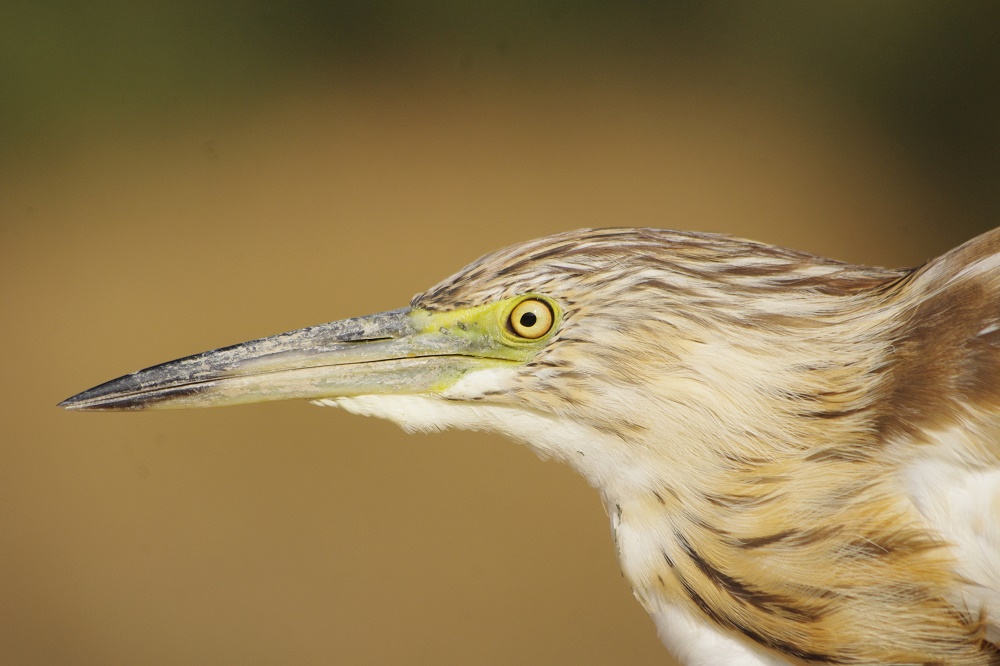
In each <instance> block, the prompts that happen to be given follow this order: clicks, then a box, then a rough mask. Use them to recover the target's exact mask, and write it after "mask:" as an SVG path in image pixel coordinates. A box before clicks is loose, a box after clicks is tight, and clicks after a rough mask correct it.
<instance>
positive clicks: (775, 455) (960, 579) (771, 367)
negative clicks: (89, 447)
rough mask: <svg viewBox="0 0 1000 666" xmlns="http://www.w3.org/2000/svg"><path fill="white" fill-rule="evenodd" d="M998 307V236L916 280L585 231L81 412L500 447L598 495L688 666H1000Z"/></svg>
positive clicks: (717, 240)
mask: <svg viewBox="0 0 1000 666" xmlns="http://www.w3.org/2000/svg"><path fill="white" fill-rule="evenodd" d="M998 297H1000V229H996V230H993V231H989V232H986V233H985V234H983V235H981V236H979V237H977V238H975V239H973V240H971V241H968V242H967V243H965V244H963V245H961V246H959V247H958V248H956V249H953V250H951V251H949V252H947V253H946V254H944V255H943V256H940V257H938V258H936V259H933V260H930V261H928V262H926V263H924V264H923V265H921V266H919V267H916V268H911V269H885V268H876V267H867V266H859V265H852V264H849V263H843V262H839V261H835V260H832V259H827V258H823V257H819V256H815V255H812V254H808V253H804V252H798V251H793V250H789V249H783V248H780V247H776V246H772V245H768V244H764V243H758V242H753V241H748V240H742V239H738V238H734V237H730V236H726V235H718V234H709V233H701V232H682V231H668V230H663V229H653V228H606V229H582V230H577V231H570V232H563V233H558V234H555V235H551V236H547V237H544V238H540V239H537V240H532V241H528V242H523V243H520V244H517V245H514V246H512V247H509V248H506V249H502V250H499V251H496V252H493V253H492V254H488V255H486V256H484V257H482V258H480V259H478V260H477V261H475V262H473V263H472V264H470V265H469V266H467V267H466V268H464V269H462V270H460V271H459V272H458V273H457V274H455V275H453V276H452V277H450V278H448V279H446V280H444V281H442V282H441V283H439V284H437V285H436V286H434V287H432V288H430V289H429V290H427V291H425V292H423V293H420V294H418V295H416V296H414V297H413V299H412V300H411V302H410V304H409V305H408V306H407V307H404V308H401V309H397V310H393V311H389V312H384V313H380V314H374V315H369V316H363V317H356V318H351V319H345V320H342V321H337V322H332V323H328V324H322V325H319V326H313V327H309V328H304V329H300V330H296V331H292V332H288V333H283V334H280V335H275V336H271V337H265V338H260V339H257V340H253V341H250V342H245V343H243V344H238V345H234V346H230V347H225V348H221V349H217V350H214V351H208V352H205V353H201V354H197V355H194V356H190V357H186V358H182V359H179V360H175V361H171V362H168V363H163V364H160V365H156V366H152V367H150V368H147V369H145V370H140V371H138V372H135V373H132V374H129V375H125V376H123V377H120V378H118V379H115V380H112V381H110V382H107V383H104V384H101V385H99V386H96V387H95V388H92V389H90V390H87V391H84V392H82V393H79V394H77V395H75V396H73V397H71V398H69V399H67V400H65V401H64V402H62V403H60V406H62V407H65V408H68V409H71V410H83V411H89V410H144V409H171V408H187V407H207V406H220V405H230V404H240V403H251V402H260V401H266V400H280V399H291V398H298V399H305V400H309V401H312V402H314V403H316V404H319V405H327V406H335V407H339V408H342V409H344V410H347V411H348V412H352V413H355V414H361V415H367V416H375V417H381V418H385V419H388V420H390V421H393V422H395V423H397V424H399V425H400V426H402V428H403V429H404V430H406V431H437V430H441V429H445V428H462V429H467V430H479V431H491V432H496V433H501V434H503V435H506V436H508V437H510V438H512V439H514V440H517V441H520V442H522V443H524V444H526V445H527V446H529V447H530V448H531V449H533V450H534V451H536V452H537V453H538V454H540V455H541V456H542V457H545V458H553V459H556V460H559V461H562V462H564V463H566V464H568V465H570V466H571V467H572V468H574V469H575V470H576V471H577V472H579V473H580V474H582V475H583V477H584V478H585V479H586V480H587V481H588V482H589V483H590V484H591V485H592V486H593V487H595V488H596V489H597V490H598V492H599V493H600V495H601V498H602V501H603V503H604V506H605V508H606V509H607V512H608V514H609V517H610V522H611V527H612V535H613V541H614V547H615V549H616V552H617V556H618V560H619V564H620V567H621V571H622V574H623V576H624V577H625V579H626V580H627V582H628V583H629V585H630V586H631V588H632V591H633V592H634V595H635V597H636V598H637V600H638V601H639V603H641V604H642V606H643V607H644V608H645V610H646V611H648V613H649V614H650V615H651V617H652V619H653V621H654V624H655V625H656V630H657V633H658V635H659V637H660V639H661V640H662V642H663V643H664V645H665V646H666V648H667V650H668V651H669V652H670V653H671V654H672V655H673V656H674V658H676V659H677V660H678V661H680V662H681V663H683V664H687V665H688V666H708V665H712V666H715V665H719V664H732V665H735V666H763V665H768V666H774V665H778V664H959V665H981V664H1000V526H998V519H1000V298H998Z"/></svg>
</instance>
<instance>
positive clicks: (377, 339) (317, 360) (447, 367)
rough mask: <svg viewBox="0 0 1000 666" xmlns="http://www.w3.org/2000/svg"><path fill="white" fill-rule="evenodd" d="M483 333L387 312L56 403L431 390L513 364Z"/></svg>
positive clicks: (228, 400)
mask: <svg viewBox="0 0 1000 666" xmlns="http://www.w3.org/2000/svg"><path fill="white" fill-rule="evenodd" d="M467 314H473V313H467ZM486 328H489V327H488V326H487V327H486ZM490 333H491V332H490V331H487V330H484V327H483V326H481V325H480V324H479V322H478V321H477V318H476V317H475V316H472V317H468V316H466V317H462V316H456V315H455V314H454V313H430V312H427V311H424V310H417V309H408V308H407V309H402V310H394V311H392V312H384V313H382V314H375V315H370V316H367V317H358V318H355V319H345V320H343V321H338V322H333V323H330V324H323V325H320V326H312V327H310V328H303V329H300V330H298V331H292V332H290V333H282V334H281V335H275V336H273V337H269V338H261V339H259V340H253V341H251V342H245V343H243V344H240V345H234V346H232V347H225V348H222V349H216V350H214V351H209V352H205V353H203V354H197V355H195V356H189V357H187V358H182V359H178V360H176V361H170V362H169V363H163V364H161V365H156V366H153V367H151V368H146V369H145V370H140V371H139V372H135V373H133V374H131V375H125V376H124V377H119V378H118V379H114V380H112V381H110V382H107V383H105V384H101V385H100V386H96V387H94V388H92V389H90V390H88V391H84V392H83V393H80V394H78V395H75V396H73V397H72V398H69V399H68V400H65V401H64V402H62V403H60V406H61V407H66V408H68V409H79V410H137V409H173V408H183V407H216V406H220V405H235V404H241V403H248V402H261V401H265V400H284V399H288V398H307V399H314V400H317V399H322V398H331V397H343V396H356V395H373V394H386V393H397V394H399V393H411V394H412V393H433V392H437V391H441V390H444V389H445V388H447V387H449V386H451V385H452V384H454V383H455V382H456V381H458V380H459V379H460V378H461V377H463V376H464V375H466V374H467V373H469V372H471V371H474V370H479V369H483V368H490V367H497V366H501V365H511V364H516V363H518V362H519V361H521V360H522V359H521V358H519V357H520V354H519V353H518V352H517V350H516V349H511V348H510V347H508V346H506V345H503V344H500V343H498V342H497V338H496V337H495V336H494V335H491V334H490Z"/></svg>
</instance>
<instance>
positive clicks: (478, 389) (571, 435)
mask: <svg viewBox="0 0 1000 666" xmlns="http://www.w3.org/2000/svg"><path fill="white" fill-rule="evenodd" d="M850 270H852V271H854V272H853V273H850V272H848V268H847V267H845V266H844V265H843V264H840V263H837V262H832V261H828V260H823V259H819V258H816V257H812V256H810V255H805V254H801V253H796V252H791V251H787V250H781V249H778V248H773V247H771V246H766V245H761V244H757V243H751V242H748V241H743V240H736V239H731V238H728V237H724V236H717V235H710V234H694V233H680V232H668V231H663V230H655V229H604V230H582V231H575V232H568V233H563V234H558V235H555V236H550V237H547V238H542V239H539V240H535V241H530V242H527V243H522V244H520V245H517V246H513V247H510V248H507V249H505V250H500V251H498V252H495V253H493V254H490V255H487V256H485V257H483V258H481V259H479V260H478V261H476V262H474V263H472V264H471V265H469V266H468V267H466V268H465V269H463V270H461V271H460V272H459V273H457V274H456V275H454V276H452V277H451V278H448V279H447V280H445V281H443V282H441V283H440V284H438V285H437V286H435V287H433V288H431V289H430V290H428V291H426V292H424V293H422V294H419V295H417V296H415V297H414V298H413V300H412V301H411V303H410V305H409V307H407V308H403V309H399V310H394V311H391V312H384V313H380V314H375V315H369V316H365V317H358V318H353V319H346V320H342V321H337V322H332V323H328V324H323V325H319V326H313V327H309V328H305V329H300V330H297V331H292V332H289V333H283V334H280V335H276V336H272V337H267V338H262V339H258V340H253V341H250V342H246V343H243V344H238V345H234V346H231V347H225V348H221V349H216V350H213V351H209V352H205V353H201V354H197V355H194V356H189V357H187V358H182V359H178V360H175V361H170V362H168V363H163V364H161V365H156V366H153V367H150V368H147V369H145V370H140V371H138V372H135V373H132V374H129V375H125V376H123V377H120V378H118V379H115V380H112V381H110V382H107V383H105V384H101V385H100V386H97V387H95V388H92V389H90V390H88V391H84V392H82V393H80V394H78V395H76V396H74V397H72V398H69V399H68V400H66V401H64V402H63V403H62V406H63V407H66V408H69V409H76V410H142V409H171V408H186V407H210V406H221V405H231V404H240V403H251V402H260V401H266V400H281V399H291V398H300V399H308V400H311V401H314V402H317V403H320V404H327V405H336V406H339V407H342V408H345V409H348V410H349V411H352V412H356V413H362V414H367V415H374V416H380V417H384V418H389V419H391V420H393V421H395V422H397V423H399V424H400V425H402V426H403V427H404V428H405V429H407V430H433V429H441V428H446V427H460V428H466V429H481V430H492V431H497V432H501V433H503V434H506V435H509V436H513V437H514V438H516V439H520V440H523V441H525V442H527V443H528V444H530V445H532V446H533V447H534V448H535V449H536V450H537V451H539V452H540V453H542V454H543V455H551V456H555V457H557V458H560V459H563V460H566V461H568V462H570V463H572V464H574V466H576V467H577V468H578V469H580V470H581V471H583V472H584V473H585V475H586V476H588V478H590V480H591V481H592V482H593V483H594V484H595V485H598V486H606V485H607V484H608V483H609V482H610V479H609V477H610V476H613V475H621V474H622V470H628V469H642V470H644V473H647V474H648V473H655V472H656V467H657V465H660V466H664V465H667V466H669V465H671V464H672V463H673V462H676V461H672V460H671V454H670V451H669V448H668V449H667V450H657V451H656V452H655V456H654V459H653V460H652V464H651V460H650V459H649V456H648V454H649V449H650V442H653V441H655V442H658V443H660V442H667V443H670V442H676V443H677V448H678V451H679V455H682V454H684V448H685V447H688V448H690V447H698V446H700V445H701V444H699V442H701V441H703V442H704V445H705V446H709V445H711V446H713V447H716V448H718V447H719V441H720V440H723V441H724V440H726V439H727V436H726V435H725V434H722V433H720V430H724V429H725V428H726V427H729V426H730V425H731V426H732V427H733V428H738V429H739V430H740V431H741V432H746V431H747V430H748V429H754V428H757V429H759V430H762V431H766V430H767V429H768V428H772V429H773V428H774V427H775V426H773V424H772V423H771V421H773V420H774V418H773V415H774V414H775V413H776V412H775V405H774V404H772V403H774V402H775V401H776V400H778V401H779V402H780V396H781V394H782V393H783V392H784V393H788V392H794V391H795V387H794V381H793V377H792V375H791V374H790V372H789V371H787V369H788V367H789V364H790V363H791V361H787V359H789V358H790V359H795V360H796V361H798V362H800V361H802V359H800V358H798V357H796V355H795V350H796V344H797V343H796V340H800V339H801V338H802V334H801V333H802V331H801V328H802V326H803V325H804V324H803V321H804V320H805V319H806V318H808V317H812V318H813V319H814V320H815V321H816V322H823V323H824V324H825V325H824V326H823V327H822V331H823V333H822V334H823V335H827V336H830V337H831V339H833V338H835V337H836V336H837V335H838V333H837V331H836V330H833V329H834V328H835V327H833V328H831V327H830V326H829V324H830V321H831V319H832V318H833V315H832V314H831V313H835V312H836V313H839V312H840V310H839V309H836V308H832V307H829V306H828V305H827V306H825V305H824V303H826V301H827V300H831V299H830V298H828V299H826V300H824V299H823V294H822V293H819V292H817V291H816V290H815V289H812V290H810V289H809V288H808V281H809V280H810V279H811V280H813V284H815V285H822V287H823V289H827V290H831V289H834V290H835V289H836V285H837V281H838V280H841V281H843V282H844V285H843V290H845V291H848V292H849V291H850V289H849V287H850V288H855V287H857V285H862V284H864V285H869V284H870V283H871V282H872V281H873V280H876V279H879V280H883V281H884V280H885V273H884V272H879V273H877V275H876V274H873V275H870V276H866V275H864V274H859V273H857V270H858V269H850ZM866 280H867V282H866ZM792 282H797V283H799V285H800V288H799V289H798V290H794V289H788V288H787V285H789V284H791V283H792ZM802 285H805V286H804V287H802ZM775 288H777V289H775ZM767 289H771V290H772V291H779V292H782V295H783V298H782V299H777V300H775V299H773V298H772V299H768V298H761V292H762V291H766V290H767ZM837 295H838V296H839V295H840V294H839V293H838V294H837ZM789 327H793V328H796V329H798V330H797V333H796V336H795V337H794V339H793V338H789V339H787V340H785V342H784V343H783V344H778V345H777V347H778V348H779V349H780V350H781V352H782V354H781V356H782V358H784V359H786V361H784V362H782V363H781V364H777V365H776V364H774V362H773V359H772V358H770V357H769V356H768V355H767V354H761V353H759V352H760V349H758V347H759V346H760V345H761V344H763V343H762V338H761V336H762V335H771V336H772V337H773V336H780V335H781V334H782V332H783V331H786V329H788V328H789ZM814 330H815V331H817V333H816V334H819V333H818V331H820V330H821V328H820V327H819V326H815V325H814ZM831 331H832V332H831ZM845 343H846V342H845ZM767 344H768V345H770V346H772V347H773V346H775V344H774V341H773V340H769V341H768V343H767ZM814 347H815V345H804V346H803V348H804V349H805V348H809V349H812V348H814ZM755 352H756V353H755ZM811 361H813V362H814V365H815V366H816V367H819V366H821V365H822V362H821V360H820V359H811ZM786 375H787V376H786ZM778 411H780V410H778ZM762 419H763V420H762ZM661 448H662V447H661ZM723 448H724V447H723ZM644 455H645V456H646V457H645V458H644V459H642V460H639V458H641V457H642V456H644Z"/></svg>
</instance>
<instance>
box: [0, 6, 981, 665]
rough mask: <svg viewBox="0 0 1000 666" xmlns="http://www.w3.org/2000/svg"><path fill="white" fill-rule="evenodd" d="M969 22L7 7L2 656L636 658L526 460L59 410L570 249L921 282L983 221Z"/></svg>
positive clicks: (832, 9) (647, 652)
mask: <svg viewBox="0 0 1000 666" xmlns="http://www.w3.org/2000/svg"><path fill="white" fill-rule="evenodd" d="M997 7H998V5H997V4H996V3H974V2H955V3H937V4H933V3H927V2H875V3H797V2H769V3H725V2H700V3H672V4H664V5H659V6H658V5H654V4H651V3H639V2H624V3H606V4H605V3H597V2H578V3H573V2H562V1H558V2H557V1H543V2H521V1H511V2H496V3H489V2H487V3H456V2H444V1H441V0H439V1H435V2H425V3H406V2H388V1H383V2H370V3H362V2H329V3H319V2H308V1H305V0H299V1H297V2H288V3H274V4H268V3H263V2H242V3H237V2H226V1H209V2H198V3H195V2H188V1H174V2H153V3H144V4H143V3H125V2H112V1H109V0H103V1H99V2H97V3H95V4H92V5H91V6H88V8H87V9H86V10H84V9H81V8H79V7H77V6H76V5H70V4H69V3H65V4H60V3H58V2H55V3H21V6H20V7H19V8H14V7H8V8H7V9H5V12H4V14H5V16H4V19H3V21H2V22H0V298H2V304H3V305H2V307H3V310H2V312H3V319H2V324H3V325H2V327H0V343H2V353H3V366H4V368H3V373H2V380H0V410H2V430H0V432H2V442H0V663H3V664H135V663H143V664H181V663H185V664H278V663H281V664H320V663H323V664H329V663H406V664H442V663H443V664H463V663H482V664H508V663H521V664H553V663H563V664H607V663H634V664H654V663H670V662H669V659H668V658H667V656H666V653H665V651H664V650H663V648H662V647H661V646H660V644H659V643H658V641H657V638H656V635H655V630H654V627H653V625H652V622H651V621H650V620H649V619H648V618H647V617H646V615H645V613H644V612H643V611H642V609H641V608H640V606H639V604H638V603H636V602H635V600H634V599H633V598H632V595H631V592H630V591H629V589H628V586H627V584H626V583H625V582H624V580H623V579H622V578H621V576H620V574H619V572H618V567H617V563H616V561H615V557H614V551H613V547H612V544H611V540H610V537H609V530H608V527H607V518H606V516H605V515H604V511H603V509H602V507H601V504H600V501H599V498H598V494H597V493H596V492H595V491H594V490H593V489H591V488H589V487H587V485H586V484H585V483H584V481H583V480H581V479H580V478H577V477H576V476H575V475H574V474H573V473H572V472H571V471H570V470H569V469H567V468H564V467H562V466H560V465H557V464H554V463H544V462H542V461H540V460H538V459H537V458H536V457H535V456H534V455H533V454H532V453H531V452H529V451H528V450H527V449H526V448H523V447H521V446H518V445H516V444H514V443H511V442H509V441H505V440H502V439H500V438H499V437H495V436H491V435H485V434H481V433H466V432H446V433H440V434H434V435H413V436H406V435H404V434H403V433H402V432H401V431H399V430H398V429H397V428H396V427H395V426H393V425H391V424H388V423H384V422H380V421H375V420H370V419H363V418H360V417H354V416H351V415H348V414H344V413H341V412H338V411H337V410H334V409H321V408H317V407H313V406H310V405H308V404H306V403H303V402H289V403H276V404H264V405H255V406H247V407H235V408H228V409H221V410H205V411H177V412H151V413H138V414H79V413H68V412H64V411H62V410H59V409H57V408H56V407H55V404H56V403H57V402H58V401H60V400H62V399H64V398H66V397H68V396H69V395H71V394H73V393H76V392H78V391H81V390H83V389H85V388H88V387H90V386H92V385H94V384H97V383H100V382H103V381H105V380H108V379H111V378H113V377H115V376H118V375H120V374H124V373H126V372H130V371H133V370H136V369H138V368H140V367H144V366H147V365H151V364H153V363H157V362H161V361H165V360H169V359H171V358H175V357H178V356H183V355H187V354H190V353H194V352H198V351H202V350H205V349H210V348H214V347H218V346H223V345H226V344H231V343H234V342H239V341H242V340H246V339H250V338H255V337H259V336H264V335H269V334H273V333H278V332H281V331H284V330H289V329H293V328H298V327H301V326H305V325H309V324H314V323H320V322H324V321H331V320H334V319H339V318H342V317H347V316H353V315H359V314H366V313H370V312H377V311H382V310H387V309H391V308H395V307H399V306H402V305H404V304H406V303H407V301H408V300H409V298H410V297H411V296H412V295H413V294H414V293H416V292H417V291H420V290H422V289H425V288H427V287H429V286H431V285H432V284H434V283H435V282H436V281H438V280H440V279H442V278H444V277H446V276H447V275H449V274H451V273H452V272H454V271H455V270H457V269H458V268H460V267H461V266H463V265H464V264H466V263H468V262H470V261H472V260H473V259H475V258H476V257H478V256H479V255H481V254H483V253H485V252H488V251H490V250H493V249H497V248H499V247H502V246H505V245H509V244H512V243H515V242H518V241H521V240H526V239H529V238H532V237H536V236H540V235H543V234H548V233H552V232H557V231H561V230H566V229H573V228H578V227H594V226H663V227H671V228H678V229H695V230H708V231H719V232H724V233H730V234H736V235H739V236H745V237H752V238H754V239H757V240H762V241H767V242H772V243H777V244H782V245H788V246H792V247H795V248H798V249H802V250H807V251H811V252H816V253H820V254H826V255H830V256H834V257H836V258H840V259H844V260H847V261H853V262H865V263H873V264H882V265H893V266H897V265H913V264H917V263H920V262H922V261H924V260H925V259H927V258H928V257H931V256H934V255H936V254H939V253H941V252H943V251H945V250H947V249H949V248H950V247H951V246H953V245H956V244H958V243H960V242H962V241H964V240H966V239H968V238H970V237H972V236H973V235H975V234H976V233H979V232H981V231H984V230H986V229H988V228H991V227H993V226H995V225H996V224H997V222H998V220H1000V217H998V213H1000V196H998V187H997V186H998V164H1000V158H998V155H1000V126H998V123H1000V121H998V118H1000V97H998V96H1000V85H998V84H1000V81H998V74H997V72H998V71H1000V46H998V41H997V39H996V26H997V25H1000V20H998V19H1000V12H998V11H997Z"/></svg>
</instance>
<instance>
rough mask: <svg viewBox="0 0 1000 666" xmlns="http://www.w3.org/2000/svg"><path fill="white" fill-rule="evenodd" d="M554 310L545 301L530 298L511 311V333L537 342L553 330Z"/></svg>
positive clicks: (509, 321) (509, 322)
mask: <svg viewBox="0 0 1000 666" xmlns="http://www.w3.org/2000/svg"><path fill="white" fill-rule="evenodd" d="M554 320H555V318H554V317H553V316H552V308H551V307H550V306H549V304H548V303H546V302H545V301H542V300H539V299H537V298H528V299H525V300H523V301H521V302H520V303H518V304H517V305H516V306H515V307H514V309H513V310H511V311H510V317H509V318H508V320H507V323H508V325H509V326H510V329H511V331H513V332H514V333H515V334H516V335H517V336H518V337H521V338H524V339H526V340H537V339H538V338H540V337H542V336H543V335H545V334H546V333H548V332H549V331H551V330H552V323H553V322H554Z"/></svg>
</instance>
